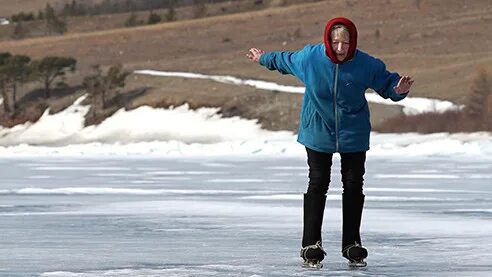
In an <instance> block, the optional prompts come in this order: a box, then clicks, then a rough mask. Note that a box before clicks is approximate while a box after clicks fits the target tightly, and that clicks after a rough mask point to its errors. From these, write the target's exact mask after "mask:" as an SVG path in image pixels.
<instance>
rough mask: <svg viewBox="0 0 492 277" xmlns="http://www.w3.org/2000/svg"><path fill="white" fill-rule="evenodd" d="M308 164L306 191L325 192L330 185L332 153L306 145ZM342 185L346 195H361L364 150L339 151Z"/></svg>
mask: <svg viewBox="0 0 492 277" xmlns="http://www.w3.org/2000/svg"><path fill="white" fill-rule="evenodd" d="M306 151H307V156H308V165H309V186H308V190H307V193H314V194H326V193H327V192H328V187H329V185H330V178H331V165H332V158H333V154H331V153H323V152H318V151H315V150H312V149H309V148H307V147H306ZM340 157H341V163H342V169H341V173H342V186H343V193H344V194H346V195H361V194H363V193H362V185H363V182H364V173H365V162H366V152H354V153H340Z"/></svg>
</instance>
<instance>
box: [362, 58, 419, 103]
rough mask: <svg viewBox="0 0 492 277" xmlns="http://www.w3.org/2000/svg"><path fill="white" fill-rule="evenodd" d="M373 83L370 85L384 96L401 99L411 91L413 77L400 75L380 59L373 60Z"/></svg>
mask: <svg viewBox="0 0 492 277" xmlns="http://www.w3.org/2000/svg"><path fill="white" fill-rule="evenodd" d="M372 74H373V79H372V84H371V85H370V86H369V87H370V88H372V89H373V90H374V91H376V92H377V93H378V94H379V95H381V96H382V97H383V98H389V99H391V100H393V101H400V100H402V99H403V98H405V97H406V96H407V95H408V93H409V92H410V88H411V87H412V84H413V79H412V77H410V76H403V77H402V76H400V75H399V74H398V73H395V72H389V71H388V70H386V65H385V64H384V63H383V62H382V61H381V60H379V59H373V60H372Z"/></svg>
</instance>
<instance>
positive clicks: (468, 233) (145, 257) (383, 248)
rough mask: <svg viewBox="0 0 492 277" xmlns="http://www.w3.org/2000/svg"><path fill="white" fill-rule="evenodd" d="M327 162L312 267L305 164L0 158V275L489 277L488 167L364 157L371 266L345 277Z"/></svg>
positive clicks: (475, 162) (491, 172)
mask: <svg viewBox="0 0 492 277" xmlns="http://www.w3.org/2000/svg"><path fill="white" fill-rule="evenodd" d="M369 153H370V152H369ZM334 160H335V163H334V166H333V179H332V185H331V189H330V192H329V195H328V201H327V208H326V211H325V221H324V226H323V238H324V241H323V245H324V247H325V249H326V251H327V252H328V255H327V257H326V260H325V262H324V265H325V267H324V268H323V269H321V270H309V269H304V268H301V266H300V265H301V260H300V258H299V257H298V251H299V248H300V239H301V223H302V217H301V214H302V210H301V207H302V193H303V192H304V191H305V189H306V182H307V166H306V162H305V159H302V158H286V157H280V158H273V157H271V158H258V157H257V158H254V157H252V158H234V159H232V158H230V159H227V158H205V157H203V158H198V159H193V158H183V159H165V158H149V159H145V158H120V157H118V158H110V157H108V158H67V157H65V158H57V159H55V158H42V157H37V158H22V159H11V158H8V159H2V160H1V161H0V170H1V172H2V178H1V180H0V249H1V250H0V251H1V255H0V275H1V276H46V277H47V276H132V277H133V276H255V277H257V276H492V265H491V261H492V251H491V250H490V249H492V241H491V239H490V238H491V234H492V162H491V160H485V159H483V158H479V159H470V158H466V159H458V158H455V159H451V158H445V157H441V158H428V157H427V158H426V157H413V158H408V157H398V158H395V157H379V156H378V157H371V155H370V154H369V156H368V162H367V173H366V182H365V190H364V191H365V194H366V209H365V210H364V216H363V222H362V236H363V243H364V245H365V246H366V247H367V248H368V249H369V258H368V259H367V262H368V267H367V268H363V269H355V270H354V269H349V268H348V267H347V265H346V263H345V261H344V259H343V258H342V257H341V255H340V244H341V234H340V230H341V223H340V217H341V210H340V205H341V202H340V201H341V197H340V193H341V191H340V187H341V185H340V181H339V180H340V175H339V170H340V165H339V159H338V156H337V157H336V158H335V159H334Z"/></svg>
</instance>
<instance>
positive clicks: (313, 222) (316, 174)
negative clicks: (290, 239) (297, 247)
mask: <svg viewBox="0 0 492 277" xmlns="http://www.w3.org/2000/svg"><path fill="white" fill-rule="evenodd" d="M306 151H307V157H308V160H307V162H308V165H309V185H308V189H307V192H306V193H305V194H304V217H303V218H304V219H303V221H304V225H303V234H302V247H303V248H302V249H301V257H303V258H304V260H317V261H321V260H323V258H324V255H325V254H324V250H323V249H322V248H321V226H322V223H323V213H324V210H325V203H326V192H327V191H328V186H329V184H330V170H331V164H332V162H331V160H332V157H333V154H330V153H322V152H317V151H314V150H311V149H309V148H306ZM316 245H318V246H316ZM309 246H311V248H306V247H309ZM312 246H314V247H312Z"/></svg>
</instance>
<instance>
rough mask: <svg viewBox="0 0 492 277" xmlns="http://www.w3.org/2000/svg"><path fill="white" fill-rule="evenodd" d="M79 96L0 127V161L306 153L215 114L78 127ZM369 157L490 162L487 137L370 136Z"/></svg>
mask: <svg viewBox="0 0 492 277" xmlns="http://www.w3.org/2000/svg"><path fill="white" fill-rule="evenodd" d="M83 99H84V97H81V98H80V99H78V100H77V101H75V102H74V104H73V105H72V106H70V107H69V108H67V109H66V110H64V111H62V112H60V113H58V114H53V115H50V114H49V113H48V111H47V112H45V113H44V115H43V116H42V117H41V119H40V120H39V121H38V122H36V123H26V124H23V125H18V126H15V127H13V128H0V156H4V157H5V156H11V157H20V156H51V155H60V156H78V155H89V156H93V155H94V156H99V155H104V156H106V155H116V156H128V155H130V156H134V155H136V156H145V157H148V156H157V157H161V156H165V157H170V156H202V157H209V156H231V155H232V156H235V155H238V156H243V155H245V156H258V155H260V156H272V157H273V156H278V155H286V156H298V157H304V155H305V153H304V148H303V147H302V146H301V145H300V144H298V143H297V142H296V136H295V135H294V134H293V133H291V132H272V131H267V130H263V129H261V128H260V125H259V124H257V122H256V120H246V119H241V118H239V117H232V118H222V117H221V116H220V115H219V114H217V111H218V109H213V108H202V109H198V110H190V109H189V108H188V107H187V106H186V105H184V106H180V107H176V108H171V109H153V108H150V107H146V106H143V107H140V108H138V109H135V110H132V111H125V110H123V109H122V110H120V111H118V112H117V113H115V114H114V115H113V116H112V117H110V118H107V119H106V120H105V121H104V122H102V123H101V124H100V125H97V126H89V127H84V116H85V114H86V113H87V112H88V110H89V107H88V106H83V105H81V102H82V101H83ZM371 149H372V150H371V151H370V154H371V155H404V156H427V155H444V156H448V155H449V156H454V155H471V156H482V157H492V136H491V134H489V133H473V134H446V133H439V134H430V135H419V134H413V133H409V134H378V133H373V135H372V140H371Z"/></svg>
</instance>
